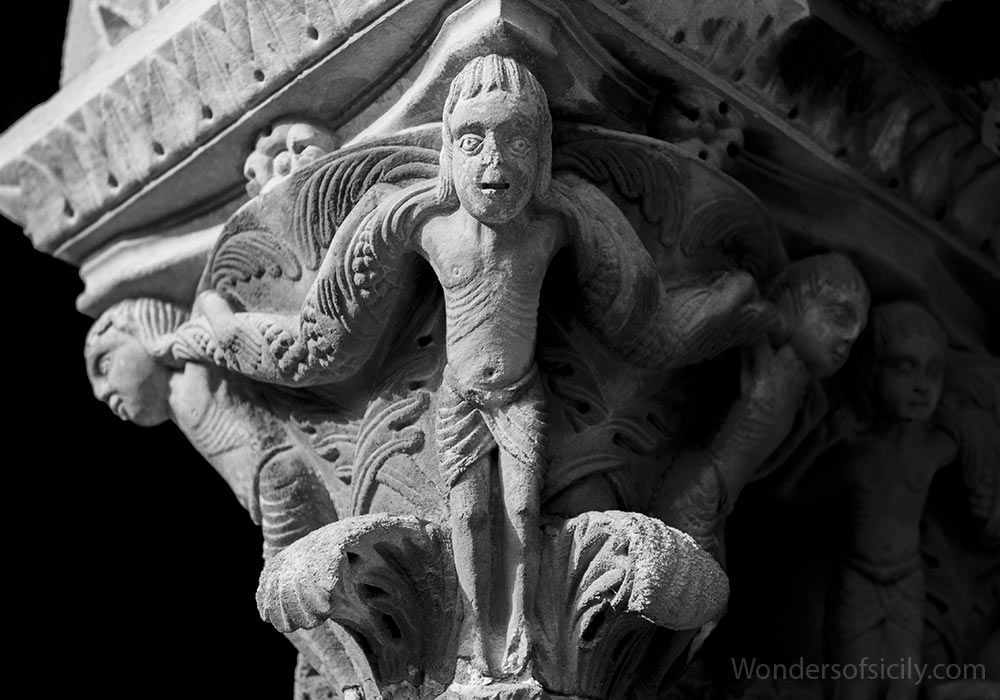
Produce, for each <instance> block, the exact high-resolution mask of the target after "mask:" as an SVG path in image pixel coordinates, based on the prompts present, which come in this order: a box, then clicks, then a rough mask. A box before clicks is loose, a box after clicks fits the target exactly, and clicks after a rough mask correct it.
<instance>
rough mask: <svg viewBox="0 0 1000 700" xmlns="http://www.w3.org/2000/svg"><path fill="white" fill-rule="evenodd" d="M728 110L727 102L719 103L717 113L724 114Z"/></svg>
mask: <svg viewBox="0 0 1000 700" xmlns="http://www.w3.org/2000/svg"><path fill="white" fill-rule="evenodd" d="M728 111H729V104H728V103H727V102H720V103H719V114H725V113H726V112H728Z"/></svg>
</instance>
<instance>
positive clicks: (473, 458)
mask: <svg viewBox="0 0 1000 700" xmlns="http://www.w3.org/2000/svg"><path fill="white" fill-rule="evenodd" d="M546 438H547V428H546V413H545V391H544V388H543V386H542V382H541V380H540V379H539V377H538V369H537V368H536V367H534V366H532V368H531V369H530V370H528V373H527V374H525V375H524V376H523V377H521V379H519V380H518V381H516V382H514V383H513V384H511V385H510V386H508V387H505V388H503V389H496V390H493V391H484V390H479V389H468V388H465V387H463V386H461V384H460V383H459V382H458V380H457V379H456V378H455V375H454V373H453V372H452V371H451V368H450V367H445V370H444V378H443V380H442V382H441V391H440V394H439V397H438V414H437V448H438V459H439V461H440V464H441V473H442V475H443V476H444V482H445V484H446V485H447V486H448V488H449V489H450V488H451V487H452V486H454V485H455V483H456V482H457V481H458V480H459V479H460V478H461V476H462V475H463V474H464V473H465V472H466V471H467V470H468V469H469V467H471V466H472V465H473V464H475V463H476V462H478V461H479V460H480V459H482V458H483V457H485V456H486V455H488V454H489V452H490V450H492V449H493V447H499V448H500V450H501V451H502V452H503V453H506V454H508V455H510V456H511V457H513V458H514V459H515V460H517V461H518V462H520V463H521V464H523V465H524V466H526V467H528V468H529V469H531V470H532V471H533V472H535V474H536V476H538V477H539V478H541V477H542V469H543V468H544V465H545V447H546V442H547V440H546Z"/></svg>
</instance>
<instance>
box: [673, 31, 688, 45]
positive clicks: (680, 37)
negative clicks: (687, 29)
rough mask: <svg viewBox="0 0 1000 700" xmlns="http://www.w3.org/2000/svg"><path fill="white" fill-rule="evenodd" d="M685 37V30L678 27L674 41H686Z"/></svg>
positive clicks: (678, 42)
mask: <svg viewBox="0 0 1000 700" xmlns="http://www.w3.org/2000/svg"><path fill="white" fill-rule="evenodd" d="M684 37H685V34H684V30H683V29H678V30H677V31H676V32H674V43H675V44H682V43H684Z"/></svg>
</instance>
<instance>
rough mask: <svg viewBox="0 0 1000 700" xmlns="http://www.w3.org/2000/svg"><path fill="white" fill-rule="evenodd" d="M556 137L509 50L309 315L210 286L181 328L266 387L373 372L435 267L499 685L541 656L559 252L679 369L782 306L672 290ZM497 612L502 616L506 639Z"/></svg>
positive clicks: (462, 551) (618, 345) (587, 303)
mask: <svg viewBox="0 0 1000 700" xmlns="http://www.w3.org/2000/svg"><path fill="white" fill-rule="evenodd" d="M550 132H551V122H550V117H549V112H548V107H547V102H546V98H545V93H544V90H543V89H542V87H541V85H540V84H539V83H538V82H537V80H536V79H535V78H534V76H533V75H532V74H531V73H530V72H528V71H527V70H526V69H525V68H524V67H523V66H522V65H521V64H519V63H518V62H516V61H514V60H513V59H509V58H503V57H500V56H497V55H490V56H484V57H479V58H476V59H474V60H473V61H471V62H470V63H469V64H467V65H466V67H465V68H464V69H463V70H462V71H461V72H460V73H459V75H458V76H457V77H456V78H455V79H454V80H453V82H452V86H451V90H450V92H449V95H448V98H447V100H446V101H445V105H444V115H443V122H442V147H441V158H440V161H441V174H440V176H439V177H438V179H437V181H436V182H435V181H430V182H421V183H418V184H415V185H413V186H410V187H408V188H405V189H402V190H398V191H394V190H393V188H389V187H385V186H381V185H376V186H375V187H374V188H372V189H371V190H369V191H368V193H367V194H365V195H364V196H363V197H362V198H361V200H360V201H359V202H358V204H357V205H355V207H354V209H353V210H352V211H351V213H350V214H349V215H348V216H347V217H346V219H345V220H344V222H343V223H342V224H341V225H340V227H339V229H338V230H337V232H336V234H335V235H334V236H333V240H332V243H331V245H330V248H329V251H328V252H327V255H326V259H325V260H324V262H323V264H322V267H321V268H320V270H319V272H318V275H317V278H316V281H315V282H314V283H313V285H312V288H311V290H310V292H309V294H308V296H307V298H306V300H305V303H304V305H303V308H302V311H301V313H299V314H297V315H293V316H279V315H275V314H264V313H250V312H242V311H238V310H235V309H233V307H232V306H231V305H230V303H229V302H228V301H227V300H226V299H225V297H223V296H222V295H220V294H219V293H217V292H215V291H207V292H204V293H202V295H201V296H200V297H199V305H200V306H201V307H202V309H203V310H204V315H203V316H202V317H200V318H195V319H193V320H192V321H191V322H189V323H188V324H186V325H185V326H183V327H181V328H180V329H179V330H178V336H179V338H181V341H180V343H179V345H180V346H182V347H183V348H184V351H183V352H184V353H194V355H190V354H187V355H185V356H192V357H193V356H197V355H198V353H200V354H201V357H202V359H204V360H207V361H214V362H217V363H219V364H220V365H222V366H223V367H228V368H230V369H233V370H235V371H238V372H240V373H241V374H244V375H245V376H248V377H251V378H254V379H258V380H262V381H266V382H275V383H280V384H288V385H309V384H319V383H330V382H333V381H338V380H343V379H346V378H348V377H350V376H351V375H352V374H353V373H354V372H357V371H358V369H359V368H360V366H361V365H362V364H363V362H364V361H365V360H366V359H367V357H368V355H369V354H370V353H371V352H372V351H373V349H374V345H375V343H377V341H378V338H379V336H380V334H381V331H382V329H381V328H380V325H381V323H382V320H383V319H386V318H389V317H390V316H391V315H392V314H393V313H395V312H394V308H396V307H397V306H398V304H399V297H400V294H401V292H402V291H403V290H404V289H405V288H406V285H407V282H408V280H407V278H408V277H412V276H413V275H414V274H415V273H414V268H413V264H414V262H413V258H414V257H415V256H416V255H419V256H421V257H423V258H425V259H426V260H427V261H428V262H429V263H430V265H431V268H432V269H433V270H434V273H435V275H436V277H437V279H438V281H439V282H440V284H441V286H442V288H443V290H444V301H445V316H446V321H447V324H446V325H447V331H446V332H447V339H446V349H445V354H446V356H447V362H448V365H447V367H445V370H444V378H443V384H442V390H441V395H442V397H441V398H440V399H439V404H438V420H437V429H436V434H437V447H438V455H439V459H440V462H441V470H442V474H443V477H444V481H445V484H446V486H447V487H448V489H449V494H450V495H449V505H450V511H451V515H450V517H451V521H450V522H451V536H452V539H453V542H454V555H455V556H456V558H457V572H458V577H459V581H460V583H461V584H462V590H463V592H464V594H465V596H466V597H467V600H468V604H469V616H470V619H471V626H472V627H471V629H472V630H473V641H472V643H473V647H474V649H473V658H474V660H475V665H476V666H477V668H478V669H479V670H480V672H482V673H484V674H487V675H488V676H491V677H501V676H517V675H519V674H521V673H522V672H524V670H525V668H526V664H527V663H528V660H529V658H530V655H531V631H530V627H531V622H530V615H531V613H530V611H531V609H532V596H533V591H534V588H535V585H536V579H537V566H538V564H537V556H538V548H539V544H538V542H539V540H538V537H539V521H538V517H539V493H540V491H541V482H542V479H543V474H544V469H545V464H546V459H547V458H546V450H545V442H546V428H545V422H546V419H545V400H544V393H543V390H542V386H541V383H540V382H539V380H538V377H537V370H536V369H535V364H534V352H535V340H536V335H537V319H536V316H537V309H538V302H539V294H540V290H541V285H542V280H543V278H544V276H545V273H546V271H547V269H548V267H549V263H550V261H551V260H552V258H553V256H554V255H555V254H556V253H557V252H558V251H559V250H560V249H563V248H566V249H567V250H568V252H569V256H570V260H571V261H572V264H573V268H574V272H575V279H576V283H577V285H578V287H579V291H580V294H581V303H580V307H581V308H580V313H581V316H582V318H583V320H584V322H585V324H586V325H587V326H588V327H589V328H590V329H591V330H592V332H594V333H595V334H596V335H597V336H598V337H599V338H600V339H601V340H602V341H603V342H604V343H606V344H607V345H608V346H609V347H610V348H611V349H613V350H614V351H616V352H618V353H620V355H621V356H622V357H624V358H625V359H627V360H630V361H632V362H634V363H637V364H640V365H644V366H649V367H659V368H669V367H673V366H677V365H681V364H688V363H691V362H695V361H697V360H700V359H704V358H706V357H710V356H712V355H714V354H717V353H718V352H720V351H722V350H724V349H725V348H727V347H729V346H731V345H733V344H738V343H739V342H740V341H741V340H742V339H744V338H752V337H754V336H756V335H759V334H760V333H761V332H763V331H764V330H766V329H767V328H769V327H772V326H773V325H774V319H775V317H774V314H773V311H771V310H770V308H769V307H768V305H763V304H753V303H750V302H752V301H753V293H754V283H753V280H752V278H751V276H750V275H749V274H748V273H745V272H735V273H730V274H727V275H724V276H723V277H721V278H718V279H716V280H714V281H713V283H712V284H711V285H709V286H693V285H692V286H688V287H680V288H676V287H675V288H674V289H671V290H669V291H668V290H667V289H666V288H665V285H664V283H663V281H662V280H661V278H660V276H659V274H658V272H657V270H656V268H655V266H654V265H653V263H652V260H651V259H650V257H649V255H648V253H646V251H645V249H644V248H643V247H642V244H641V242H640V241H639V240H638V238H637V236H636V234H635V233H634V231H633V230H632V228H631V226H630V224H629V223H628V221H627V220H626V219H625V217H624V216H623V215H622V214H621V213H620V212H619V210H618V209H617V208H616V207H615V205H613V204H612V203H611V202H610V201H608V200H607V198H606V197H605V196H604V195H602V194H601V193H600V191H598V190H597V189H596V188H595V187H593V186H592V185H590V184H589V183H587V182H585V181H583V180H582V179H580V178H578V177H575V176H570V175H568V176H564V177H563V178H561V179H559V180H556V181H553V180H552V179H551V162H552V155H551V145H550V140H551V136H550ZM609 248H614V249H615V250H614V251H610V250H609ZM612 262H613V264H610V263H612ZM611 300H613V301H614V305H613V306H609V301H611ZM629 307H632V308H634V309H635V310H636V311H637V312H638V313H636V314H634V315H633V316H632V317H630V318H629V319H628V322H627V323H625V324H622V322H621V320H620V319H619V318H617V313H614V314H612V313H610V312H611V310H612V309H619V308H629ZM682 319H683V321H684V323H686V325H681V320H682ZM493 449H498V451H499V459H498V469H499V474H500V480H501V483H502V488H501V494H502V496H501V498H502V501H501V502H502V503H503V509H504V512H505V521H504V523H505V524H504V525H503V526H502V528H501V530H500V531H501V533H502V534H501V535H497V534H496V533H495V531H494V530H495V526H494V525H493V524H492V519H493V518H494V517H495V516H494V515H492V514H491V512H490V510H491V506H490V495H489V490H490V487H489V483H490V474H491V471H492V468H493V467H492V466H491V465H492V457H491V450H493ZM497 540H499V541H500V542H501V543H502V544H501V547H500V550H499V551H500V553H501V554H500V558H499V559H498V560H497V561H498V562H499V565H498V568H494V566H495V565H494V564H493V561H494V556H495V555H494V548H495V542H496V541H497ZM501 572H502V573H503V576H501V575H500V574H501ZM504 578H506V580H504ZM501 582H502V583H501ZM496 587H500V589H501V590H504V591H506V593H505V594H503V595H504V596H505V597H506V598H507V601H506V602H504V603H502V604H501V606H500V610H503V611H504V612H500V611H498V610H492V609H491V608H492V607H493V603H492V601H494V600H501V599H498V598H497V597H496V594H495V593H494V589H495V588H496ZM498 616H499V617H498ZM498 619H499V620H504V621H505V622H504V623H503V624H501V625H500V627H501V629H500V630H499V631H498V630H497V624H498V623H497V622H496V621H495V620H498Z"/></svg>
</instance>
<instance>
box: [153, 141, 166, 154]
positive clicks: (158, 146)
mask: <svg viewBox="0 0 1000 700" xmlns="http://www.w3.org/2000/svg"><path fill="white" fill-rule="evenodd" d="M153 153H155V154H156V155H158V156H162V155H163V154H164V153H166V151H164V150H163V144H162V143H160V142H159V141H153Z"/></svg>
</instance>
